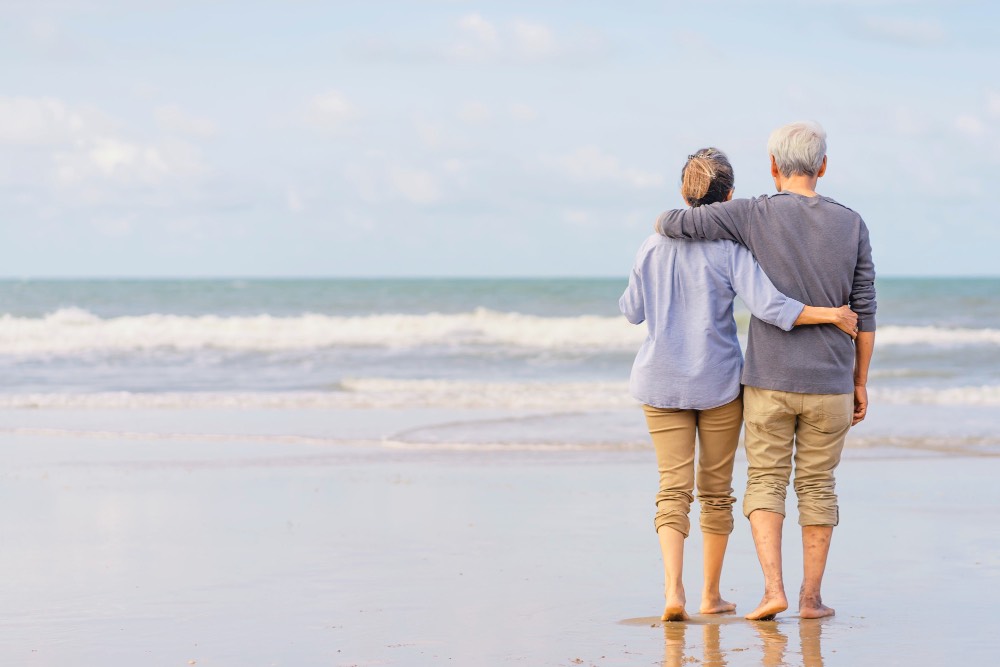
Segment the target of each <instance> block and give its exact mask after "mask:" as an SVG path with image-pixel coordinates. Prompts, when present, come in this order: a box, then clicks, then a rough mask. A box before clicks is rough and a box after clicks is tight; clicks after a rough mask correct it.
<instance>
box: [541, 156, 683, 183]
mask: <svg viewBox="0 0 1000 667" xmlns="http://www.w3.org/2000/svg"><path fill="white" fill-rule="evenodd" d="M542 162H543V163H545V164H548V165H550V166H552V167H555V168H557V169H558V170H559V171H561V172H562V173H563V174H565V175H566V176H567V177H569V178H570V179H571V180H574V181H578V182H581V183H609V184H616V185H625V186H628V187H631V188H635V189H644V188H656V187H661V186H662V185H663V183H664V179H663V176H662V174H657V173H655V172H649V171H644V170H642V169H636V168H634V167H626V166H624V165H622V163H621V161H620V160H619V159H618V158H617V157H615V156H614V155H609V154H608V153H605V152H603V151H601V150H600V149H599V148H597V147H595V146H584V147H583V148H579V149H577V150H576V151H574V152H572V153H570V154H569V155H563V156H557V157H543V158H542Z"/></svg>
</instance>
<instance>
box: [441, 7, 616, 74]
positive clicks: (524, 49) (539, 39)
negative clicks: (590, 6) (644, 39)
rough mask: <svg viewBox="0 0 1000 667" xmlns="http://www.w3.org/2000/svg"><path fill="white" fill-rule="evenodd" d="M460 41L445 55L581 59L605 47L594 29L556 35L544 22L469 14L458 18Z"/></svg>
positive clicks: (526, 59)
mask: <svg viewBox="0 0 1000 667" xmlns="http://www.w3.org/2000/svg"><path fill="white" fill-rule="evenodd" d="M458 28H459V36H458V39H457V41H456V42H455V43H454V44H453V45H452V46H451V47H450V48H449V49H447V50H446V52H445V53H444V55H445V56H446V57H449V58H454V59H457V60H461V61H465V62H515V63H525V62H527V63H535V62H549V61H568V62H578V61H579V60H581V59H585V58H589V57H592V56H593V55H595V54H597V53H600V52H603V51H604V50H605V45H604V40H603V39H602V38H601V37H600V36H599V35H597V34H596V33H593V32H588V33H586V34H575V35H570V36H566V35H562V36H560V35H557V34H556V33H555V32H553V30H552V29H551V28H550V27H548V26H547V25H544V24H542V23H537V22H532V21H526V20H516V21H510V22H506V23H502V24H496V23H492V22H490V21H488V20H487V19H485V18H483V17H482V16H480V15H479V14H470V15H468V16H464V17H462V18H461V19H460V20H459V21H458Z"/></svg>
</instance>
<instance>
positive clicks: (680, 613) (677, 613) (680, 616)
mask: <svg viewBox="0 0 1000 667" xmlns="http://www.w3.org/2000/svg"><path fill="white" fill-rule="evenodd" d="M690 618H691V617H690V616H688V613H687V612H686V611H684V605H680V606H677V605H671V604H669V603H668V604H667V606H666V607H664V609H663V616H660V620H661V621H687V620H689V619H690Z"/></svg>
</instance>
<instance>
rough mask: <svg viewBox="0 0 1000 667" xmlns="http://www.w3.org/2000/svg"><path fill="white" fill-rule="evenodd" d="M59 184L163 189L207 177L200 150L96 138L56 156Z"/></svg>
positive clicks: (178, 144)
mask: <svg viewBox="0 0 1000 667" xmlns="http://www.w3.org/2000/svg"><path fill="white" fill-rule="evenodd" d="M53 165H54V169H55V177H56V181H57V183H58V184H59V185H61V186H65V187H71V188H76V187H80V188H84V189H91V188H95V187H100V186H107V185H115V186H130V185H163V184H165V183H167V182H171V181H182V180H189V179H190V178H193V177H198V176H201V175H203V174H204V173H205V172H206V171H207V169H206V167H205V166H204V165H203V163H202V161H201V156H200V153H199V151H198V150H197V148H195V147H194V146H191V145H190V144H187V143H185V142H180V141H171V142H161V143H158V144H144V143H136V142H131V141H126V140H123V139H120V138H116V137H94V138H92V139H89V140H87V141H84V142H80V143H78V144H77V145H75V146H73V147H71V148H67V149H64V150H60V151H57V152H56V153H55V154H54V155H53Z"/></svg>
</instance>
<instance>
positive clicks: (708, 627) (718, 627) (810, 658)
mask: <svg viewBox="0 0 1000 667" xmlns="http://www.w3.org/2000/svg"><path fill="white" fill-rule="evenodd" d="M720 620H721V619H720ZM698 625H701V632H700V634H701V641H700V642H698V641H697V640H696V639H695V637H694V636H693V634H694V633H696V632H698V630H697V626H698ZM723 625H726V626H727V630H726V632H727V633H730V636H731V637H732V638H738V639H742V638H743V637H742V636H740V635H741V634H742V633H740V632H739V631H738V630H737V628H739V629H743V628H746V625H744V624H743V623H698V622H697V621H695V622H694V623H691V622H689V623H664V624H663V638H664V648H663V667H686V666H687V665H690V664H692V663H699V662H700V663H701V664H702V665H704V667H727V666H728V665H729V662H728V660H729V659H730V658H734V659H735V658H736V657H737V656H743V657H744V658H746V657H749V656H750V655H752V653H747V651H752V650H753V649H752V648H749V647H746V646H737V647H734V648H731V649H728V650H723V649H722V647H721V639H720V637H721V634H722V626H723ZM749 625H750V626H751V627H752V628H753V629H754V631H755V632H756V633H757V638H758V640H759V644H758V646H759V650H760V660H759V662H758V661H757V659H756V658H754V659H753V661H754V664H760V665H763V666H764V667H786V666H788V665H792V664H801V665H802V667H823V654H822V649H821V638H822V632H823V623H822V622H821V621H819V620H811V619H804V620H799V622H798V626H799V645H800V652H801V653H800V655H801V657H802V660H801V662H800V663H797V662H795V661H794V660H793V662H789V661H788V653H789V651H788V635H786V634H785V632H784V629H788V628H787V625H788V624H787V623H782V624H779V623H778V622H776V621H750V622H749ZM783 628H784V629H783ZM734 631H735V633H734ZM689 632H690V633H692V637H691V640H692V642H693V643H692V644H691V646H690V647H689V646H688V643H687V642H688V633H689ZM734 634H735V637H734V636H733V635H734ZM738 639H737V641H738ZM699 652H700V653H701V655H700V656H699V655H697V653H699ZM793 658H794V654H793ZM737 664H746V663H744V662H738V663H737Z"/></svg>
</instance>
